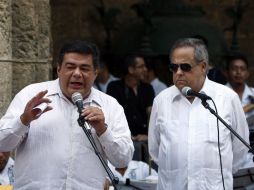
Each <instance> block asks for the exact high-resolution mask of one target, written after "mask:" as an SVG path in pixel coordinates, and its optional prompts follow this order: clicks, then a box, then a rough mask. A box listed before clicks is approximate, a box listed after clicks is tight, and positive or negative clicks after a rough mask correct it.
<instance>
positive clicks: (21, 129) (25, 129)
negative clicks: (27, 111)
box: [13, 118, 29, 136]
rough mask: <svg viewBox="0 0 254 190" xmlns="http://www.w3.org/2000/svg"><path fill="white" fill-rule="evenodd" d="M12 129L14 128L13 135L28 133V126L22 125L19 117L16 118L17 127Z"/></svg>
mask: <svg viewBox="0 0 254 190" xmlns="http://www.w3.org/2000/svg"><path fill="white" fill-rule="evenodd" d="M13 130H14V133H15V135H18V136H23V135H24V134H26V133H28V131H29V126H26V125H24V124H23V123H22V122H21V119H20V118H18V119H17V127H15V128H14V129H13Z"/></svg>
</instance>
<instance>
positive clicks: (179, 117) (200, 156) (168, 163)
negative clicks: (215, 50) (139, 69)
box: [148, 38, 249, 190]
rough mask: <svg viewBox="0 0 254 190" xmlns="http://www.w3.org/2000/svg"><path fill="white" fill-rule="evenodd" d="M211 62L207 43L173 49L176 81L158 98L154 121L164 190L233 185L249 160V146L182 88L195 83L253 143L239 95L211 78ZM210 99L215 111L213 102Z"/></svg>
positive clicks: (154, 152)
mask: <svg viewBox="0 0 254 190" xmlns="http://www.w3.org/2000/svg"><path fill="white" fill-rule="evenodd" d="M208 63H209V61H208V52H207V49H206V46H205V45H204V43H203V42H202V41H201V40H199V39H194V38H184V39H179V40H178V41H176V42H175V44H174V45H173V47H172V49H171V52H170V65H169V67H170V70H171V71H172V72H173V83H174V85H173V86H171V87H169V88H167V89H166V90H164V91H162V92H161V93H160V94H159V95H158V96H156V97H155V99H154V102H153V106H152V112H151V116H150V122H149V133H148V147H149V153H150V155H151V157H152V159H153V160H154V161H155V163H157V164H158V185H157V189H158V190H165V189H167V190H175V189H177V190H187V189H188V190H211V189H213V190H214V189H224V187H225V189H233V176H232V173H235V172H236V171H237V170H238V169H239V168H241V167H243V165H244V164H245V162H246V157H247V155H248V149H247V148H246V147H245V145H244V144H242V143H241V141H239V140H238V139H237V138H236V137H235V136H234V135H232V134H231V132H230V131H229V130H228V129H227V128H226V127H225V126H224V125H223V124H222V123H221V122H219V123H218V125H219V126H217V119H216V117H215V116H214V115H213V114H211V113H210V111H209V110H207V109H205V107H204V106H203V105H202V103H201V99H199V98H197V97H193V96H187V97H186V96H185V95H184V94H183V93H182V92H181V90H182V89H183V88H184V87H190V88H191V89H192V90H193V91H195V92H199V93H205V94H207V95H208V96H210V97H211V98H212V99H213V101H214V102H215V104H216V107H217V110H218V114H219V115H220V116H221V117H222V119H224V120H225V121H226V122H227V123H228V124H229V125H230V126H231V127H232V128H233V129H234V130H235V131H236V132H237V133H238V134H239V135H240V136H241V137H242V138H243V139H244V140H245V141H246V142H247V143H248V142H249V140H248V137H249V130H248V125H247V122H246V119H245V116H244V112H243V109H242V106H241V102H240V100H239V98H238V95H237V94H236V93H235V92H234V91H233V90H231V89H229V88H228V87H226V86H224V85H221V84H219V83H216V82H213V81H211V80H209V79H208V78H207V75H206V74H207V69H208ZM207 103H208V104H209V105H210V107H211V108H213V109H215V108H214V106H213V104H212V103H211V101H210V100H208V101H207ZM217 130H219V132H218V131H217ZM218 133H219V137H218ZM218 139H219V140H218ZM218 144H219V145H220V146H219V147H218ZM219 150H220V154H219ZM220 158H221V162H220ZM222 175H223V180H222Z"/></svg>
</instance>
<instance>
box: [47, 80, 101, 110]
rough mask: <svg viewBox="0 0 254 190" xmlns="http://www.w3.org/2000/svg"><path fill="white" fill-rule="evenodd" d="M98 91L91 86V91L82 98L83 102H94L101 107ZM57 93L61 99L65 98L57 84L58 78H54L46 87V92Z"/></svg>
mask: <svg viewBox="0 0 254 190" xmlns="http://www.w3.org/2000/svg"><path fill="white" fill-rule="evenodd" d="M98 93H100V92H99V91H98V90H97V89H95V88H93V87H91V93H90V94H89V96H88V97H87V98H86V99H84V100H83V102H84V104H85V103H86V104H96V105H97V106H99V107H101V100H100V98H99V96H98ZM54 95H58V96H59V97H61V98H63V99H67V98H66V96H65V95H64V94H63V92H62V90H61V88H60V84H59V78H57V79H56V80H54V81H52V83H51V84H50V85H49V87H48V93H47V96H48V97H50V96H54Z"/></svg>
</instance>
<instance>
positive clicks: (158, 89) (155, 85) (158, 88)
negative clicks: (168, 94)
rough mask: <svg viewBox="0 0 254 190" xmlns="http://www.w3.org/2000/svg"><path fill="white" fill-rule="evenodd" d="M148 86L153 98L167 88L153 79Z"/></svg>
mask: <svg viewBox="0 0 254 190" xmlns="http://www.w3.org/2000/svg"><path fill="white" fill-rule="evenodd" d="M150 84H151V85H152V86H153V89H154V92H155V96H157V95H158V94H159V93H160V92H161V91H162V90H164V89H166V88H167V86H166V85H165V84H164V83H163V82H161V81H160V80H159V79H158V78H155V79H153V80H152V81H151V82H150Z"/></svg>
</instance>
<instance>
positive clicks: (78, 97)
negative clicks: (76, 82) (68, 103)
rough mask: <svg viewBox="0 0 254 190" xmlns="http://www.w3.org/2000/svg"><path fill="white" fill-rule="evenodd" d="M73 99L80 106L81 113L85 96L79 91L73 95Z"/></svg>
mask: <svg viewBox="0 0 254 190" xmlns="http://www.w3.org/2000/svg"><path fill="white" fill-rule="evenodd" d="M71 99H72V102H73V103H74V104H76V106H77V107H78V112H79V114H81V113H82V110H83V97H82V95H81V94H80V93H79V92H74V93H73V94H72V95H71Z"/></svg>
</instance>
